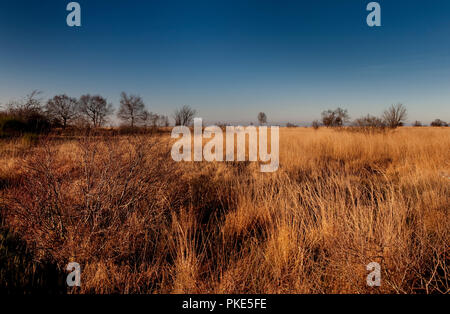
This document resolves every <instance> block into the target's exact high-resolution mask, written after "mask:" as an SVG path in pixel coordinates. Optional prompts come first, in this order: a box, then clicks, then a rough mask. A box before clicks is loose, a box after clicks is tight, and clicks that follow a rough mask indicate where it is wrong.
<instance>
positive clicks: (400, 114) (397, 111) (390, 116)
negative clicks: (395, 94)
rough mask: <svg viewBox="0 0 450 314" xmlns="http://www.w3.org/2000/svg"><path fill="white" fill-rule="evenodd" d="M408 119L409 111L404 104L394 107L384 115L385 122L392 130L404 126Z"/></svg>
mask: <svg viewBox="0 0 450 314" xmlns="http://www.w3.org/2000/svg"><path fill="white" fill-rule="evenodd" d="M406 119H407V111H406V108H405V106H403V105H402V104H397V105H392V106H390V107H389V108H388V109H387V110H386V111H385V112H384V113H383V120H384V123H386V125H387V126H388V127H390V128H392V129H395V128H397V127H399V126H402V125H403V123H404V122H405V121H406Z"/></svg>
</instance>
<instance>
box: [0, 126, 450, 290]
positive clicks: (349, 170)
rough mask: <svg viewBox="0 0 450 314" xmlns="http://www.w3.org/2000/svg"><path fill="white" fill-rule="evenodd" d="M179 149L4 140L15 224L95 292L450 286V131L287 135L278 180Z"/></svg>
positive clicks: (128, 142)
mask: <svg viewBox="0 0 450 314" xmlns="http://www.w3.org/2000/svg"><path fill="white" fill-rule="evenodd" d="M169 144H170V143H169V139H166V138H163V139H161V140H158V139H157V138H155V137H150V136H139V137H135V138H131V137H124V136H122V137H112V138H111V137H105V138H91V139H90V138H82V139H80V140H66V141H57V142H55V141H48V142H45V143H41V144H40V145H37V146H31V147H29V146H26V145H27V144H26V143H20V142H15V143H1V144H0V145H1V153H0V154H1V157H0V158H1V160H2V163H1V166H0V181H1V182H2V183H1V184H2V188H3V190H2V194H0V197H1V199H0V204H1V203H3V207H4V211H3V215H4V217H5V220H6V224H7V227H8V228H9V229H11V230H14V231H15V232H16V233H17V234H19V235H20V237H21V239H22V240H24V241H25V242H26V243H27V246H28V248H29V249H30V250H31V251H32V252H33V256H34V259H35V260H37V261H41V262H44V261H45V262H51V263H56V264H57V265H58V266H59V267H60V269H63V268H64V266H65V265H66V264H67V263H68V262H70V261H76V262H78V263H80V264H81V267H82V286H81V289H79V290H77V291H76V292H81V293H90V292H91V293H92V292H94V293H113V292H120V293H447V292H448V291H449V282H448V280H449V278H448V276H449V258H448V254H449V251H448V243H449V231H450V221H449V207H450V199H449V195H450V194H449V187H450V185H449V183H450V182H449V179H448V177H447V176H446V175H448V174H449V173H450V163H449V161H448V155H449V152H450V150H449V149H450V130H448V129H446V128H420V129H419V128H414V129H413V128H402V129H400V130H397V131H394V132H387V133H380V134H362V133H351V132H342V131H341V132H338V131H334V130H329V129H320V130H312V129H305V128H288V129H282V130H281V133H280V169H279V170H278V171H277V172H276V173H270V174H268V173H260V172H259V166H258V165H257V164H254V163H245V162H244V163H206V162H205V163H179V164H177V163H175V162H173V161H172V160H171V158H170V151H169V150H170V145H169ZM24 145H25V146H24ZM372 261H376V262H379V263H380V264H381V267H382V285H381V287H379V288H370V287H367V285H366V276H367V274H368V272H367V271H366V269H365V266H366V265H367V264H368V263H370V262H372ZM69 292H75V291H72V290H69Z"/></svg>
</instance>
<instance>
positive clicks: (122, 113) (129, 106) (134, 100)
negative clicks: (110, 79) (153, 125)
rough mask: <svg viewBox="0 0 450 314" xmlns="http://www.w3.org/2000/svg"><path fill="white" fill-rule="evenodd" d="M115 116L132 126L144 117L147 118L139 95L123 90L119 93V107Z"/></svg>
mask: <svg viewBox="0 0 450 314" xmlns="http://www.w3.org/2000/svg"><path fill="white" fill-rule="evenodd" d="M117 117H118V118H119V119H121V120H122V121H125V122H127V123H129V124H130V126H131V127H134V126H135V125H136V124H138V123H140V122H141V121H143V120H144V119H146V118H148V112H147V111H146V110H145V104H144V101H143V100H142V98H141V97H139V96H135V95H130V96H128V95H127V94H126V93H125V92H122V94H121V95H120V107H119V111H118V112H117Z"/></svg>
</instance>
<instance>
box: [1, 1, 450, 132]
mask: <svg viewBox="0 0 450 314" xmlns="http://www.w3.org/2000/svg"><path fill="white" fill-rule="evenodd" d="M68 2H69V1H56V0H48V1H37V0H28V1H22V0H20V1H17V0H16V1H10V0H0V45H1V49H0V103H2V104H5V103H7V102H8V101H10V100H13V99H19V98H20V97H22V96H25V95H26V94H28V93H29V92H31V91H32V90H34V89H38V90H42V91H43V92H44V94H43V97H44V98H45V99H47V98H50V97H52V96H53V95H55V94H59V93H67V94H68V95H71V96H74V97H79V96H81V95H82V94H85V93H90V94H101V95H103V96H105V97H106V98H107V99H108V101H110V102H111V103H113V104H114V105H115V107H116V108H117V106H118V103H119V96H120V92H121V91H125V92H127V93H131V94H137V95H140V96H142V97H143V99H144V101H145V103H146V104H147V106H148V108H149V110H151V111H153V112H156V113H159V114H165V115H170V114H171V113H172V112H173V110H174V109H175V108H178V107H180V106H182V105H184V104H187V105H190V106H192V107H193V108H195V109H196V110H197V112H198V116H199V117H202V118H203V119H204V121H205V122H206V123H218V122H229V123H242V124H248V123H250V122H253V123H255V124H256V120H257V119H256V116H257V114H258V112H260V111H263V112H265V113H266V114H267V116H268V122H269V123H272V124H281V125H283V124H285V123H288V122H290V123H294V124H298V125H306V124H310V122H311V121H312V120H314V119H319V118H320V113H321V112H322V111H323V110H325V109H332V108H336V107H338V106H340V107H343V108H346V109H348V111H349V113H350V115H351V117H352V118H358V117H360V116H362V115H366V114H368V113H370V114H373V115H380V114H381V113H382V112H383V110H384V109H385V108H387V107H388V106H389V105H391V104H395V103H403V104H405V106H406V107H407V108H408V121H409V123H412V122H414V121H415V120H420V121H422V122H423V123H426V124H429V123H430V121H432V120H434V119H436V118H440V119H442V120H445V121H447V122H448V121H449V120H450V88H449V86H450V41H449V40H448V38H449V37H450V19H449V15H450V13H449V12H450V2H449V1H447V0H435V1H433V2H425V1H418V0H410V1H379V3H380V5H381V8H382V27H380V28H369V27H368V26H367V25H366V23H365V19H366V16H367V14H368V12H366V10H365V7H366V5H367V3H368V2H370V1H361V0H348V1H335V0H317V1H314V2H312V1H268V0H259V1H256V0H242V1H237V0H215V1H171V0H168V1H146V2H142V1H137V0H131V1H122V0H111V1H108V2H107V3H105V2H104V1H101V0H89V1H88V0H84V1H78V2H79V3H80V5H81V8H82V27H81V28H69V27H68V26H67V25H66V23H65V19H66V16H67V13H68V12H67V11H66V10H65V6H66V5H67V3H68Z"/></svg>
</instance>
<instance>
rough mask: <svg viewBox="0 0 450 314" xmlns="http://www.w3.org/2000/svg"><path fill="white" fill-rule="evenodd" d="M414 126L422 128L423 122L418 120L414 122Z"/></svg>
mask: <svg viewBox="0 0 450 314" xmlns="http://www.w3.org/2000/svg"><path fill="white" fill-rule="evenodd" d="M413 126H415V127H421V126H422V122H420V121H418V120H416V121H415V122H414V124H413Z"/></svg>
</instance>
